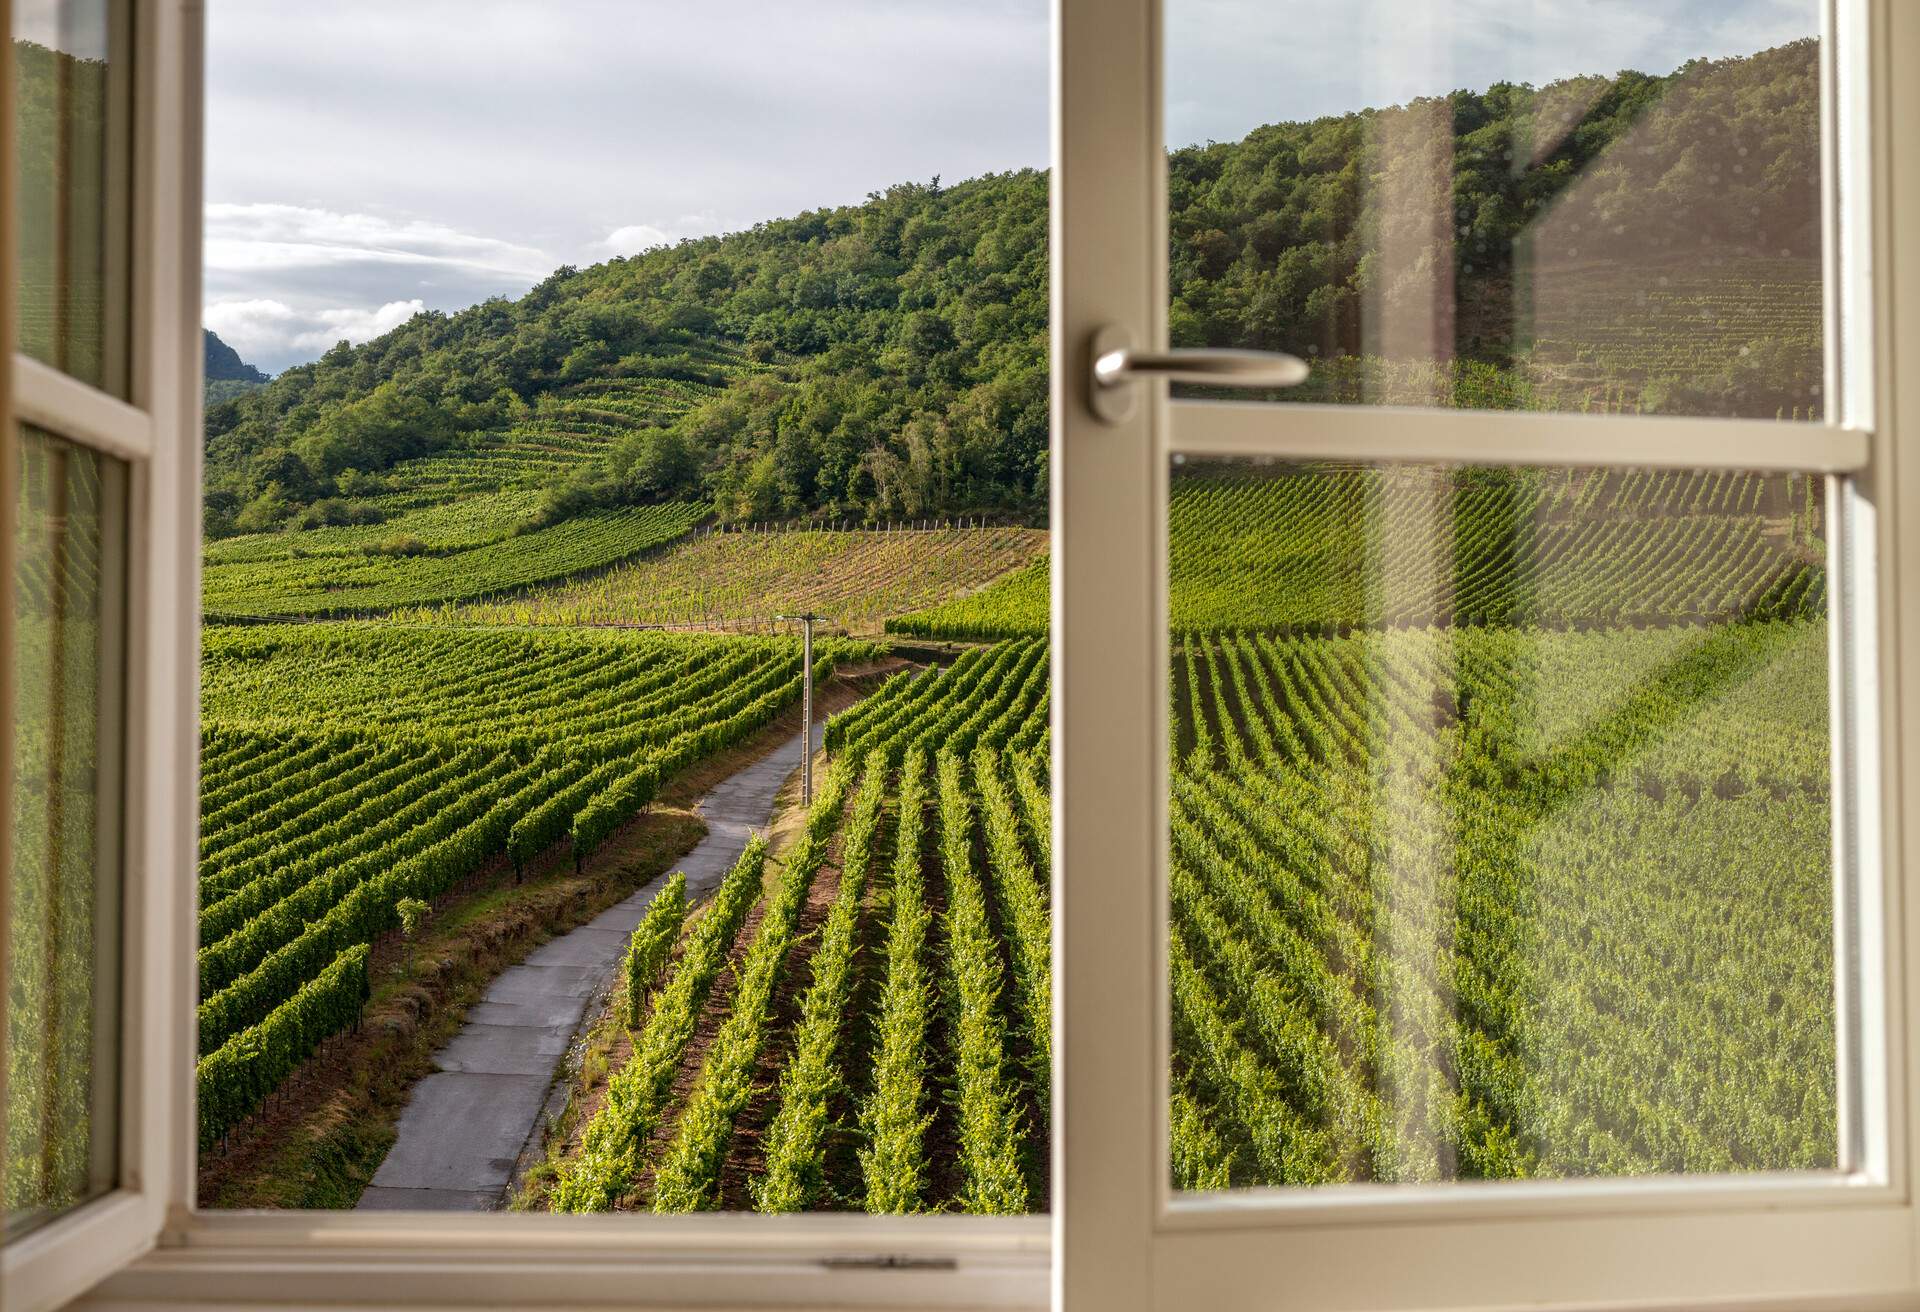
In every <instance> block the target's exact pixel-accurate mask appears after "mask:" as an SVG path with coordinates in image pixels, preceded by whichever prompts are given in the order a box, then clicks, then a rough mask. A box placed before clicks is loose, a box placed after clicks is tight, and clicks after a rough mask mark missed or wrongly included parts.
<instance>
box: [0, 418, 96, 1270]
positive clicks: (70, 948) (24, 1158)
mask: <svg viewBox="0 0 1920 1312" xmlns="http://www.w3.org/2000/svg"><path fill="white" fill-rule="evenodd" d="M13 458H15V459H18V460H19V462H20V472H21V491H20V498H19V503H18V506H17V514H18V525H17V529H16V541H15V547H16V551H17V561H16V570H15V576H14V615H13V617H12V618H13V622H12V624H11V625H10V626H9V632H10V635H11V636H10V641H11V642H12V643H13V659H14V669H15V683H14V706H13V724H14V741H13V748H12V749H13V754H14V755H13V759H14V781H13V815H12V817H11V820H12V848H11V853H10V856H11V861H12V892H11V906H10V913H11V914H10V918H9V925H8V933H9V940H8V943H7V1007H8V1010H7V1017H8V1029H7V1054H6V1055H7V1089H6V1137H7V1146H6V1158H5V1193H6V1208H7V1212H6V1230H5V1233H6V1235H7V1236H8V1237H12V1236H13V1235H15V1234H17V1233H19V1232H21V1231H23V1230H26V1229H28V1228H31V1227H32V1226H34V1225H36V1224H38V1223H39V1222H41V1221H44V1220H46V1219H48V1218H50V1217H52V1216H55V1215H58V1214H59V1213H60V1212H62V1211H65V1210H66V1209H68V1208H70V1207H73V1206H74V1205H75V1204H77V1203H81V1202H84V1201H86V1200H87V1199H88V1198H91V1197H94V1196H96V1195H98V1194H100V1193H102V1192H103V1191H105V1190H106V1189H107V1188H109V1187H110V1186H111V1185H112V1184H113V1181H114V1154H115V1119H116V1117H115V1109H116V1099H117V1092H116V1090H117V1087H118V1084H117V1081H118V1075H117V1071H118V1061H117V1058H116V1047H117V1041H118V1037H119V1035H118V1012H119V1009H118V988H119V986H118V970H117V965H116V962H117V957H118V953H117V948H118V936H119V909H120V882H119V881H120V792H119V789H118V787H117V785H116V784H115V782H114V781H116V780H117V779H119V778H120V755H119V746H118V741H119V731H120V709H119V707H120V703H119V689H120V688H121V687H122V686H123V679H124V669H123V659H124V657H123V648H122V646H121V642H122V636H121V630H122V626H123V620H124V606H125V602H124V595H123V577H124V559H125V547H124V542H123V540H122V538H121V536H120V529H119V525H120V524H122V523H123V522H124V516H125V498H126V475H125V470H124V467H122V466H121V465H120V464H119V463H118V462H116V461H113V460H111V459H108V458H106V457H103V456H99V455H96V454H94V453H92V452H89V451H85V450H82V449H80V448H78V447H74V446H70V445H68V444H67V443H65V442H62V441H60V440H58V439H57V438H53V437H49V436H47V435H45V434H43V433H39V432H37V431H35V430H32V429H28V430H25V431H24V432H23V433H22V434H21V437H20V440H19V442H18V443H17V445H16V447H15V455H14V456H13Z"/></svg>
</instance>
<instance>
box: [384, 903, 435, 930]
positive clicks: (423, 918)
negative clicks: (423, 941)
mask: <svg viewBox="0 0 1920 1312" xmlns="http://www.w3.org/2000/svg"><path fill="white" fill-rule="evenodd" d="M432 910H433V908H432V907H430V906H428V905H427V904H426V903H425V902H422V901H421V900H420V899H419V898H417V897H403V898H401V899H400V900H399V901H398V902H396V903H394V904H393V911H394V914H395V915H397V916H399V917H400V933H401V934H402V935H403V936H404V937H406V938H412V937H413V936H414V935H415V934H418V933H419V932H420V927H421V926H422V925H424V924H426V923H427V913H428V912H430V911H432Z"/></svg>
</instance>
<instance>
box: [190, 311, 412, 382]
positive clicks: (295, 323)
mask: <svg viewBox="0 0 1920 1312" xmlns="http://www.w3.org/2000/svg"><path fill="white" fill-rule="evenodd" d="M426 308H427V307H426V304H425V302H423V301H421V300H420V298H419V297H417V296H416V297H414V298H413V299H411V300H406V301H388V302H387V303H386V304H385V305H381V306H377V307H372V308H368V307H363V306H334V307H327V308H321V309H296V308H295V307H293V306H291V305H288V304H287V303H286V302H285V301H278V300H273V299H271V298H255V299H252V300H238V301H215V302H213V303H212V304H210V305H208V306H206V308H205V309H204V310H203V311H202V313H201V318H202V319H203V320H204V321H205V323H206V325H207V327H209V328H211V329H213V331H214V332H216V333H218V334H220V339H221V340H222V341H224V342H225V343H226V344H227V345H228V346H231V347H232V348H233V349H234V350H236V351H238V352H239V353H240V358H241V359H243V360H245V361H247V362H248V363H249V364H261V363H262V362H265V363H264V364H263V365H262V367H264V368H267V369H269V370H274V371H277V370H278V369H280V368H284V367H285V363H284V362H285V361H287V360H288V359H290V358H292V359H310V358H312V357H313V356H316V355H319V354H320V353H321V352H323V351H325V350H326V349H327V348H328V347H330V346H332V345H333V344H334V343H335V342H338V341H341V340H342V339H344V340H346V341H349V342H355V343H358V342H364V341H368V340H370V339H372V338H375V337H378V336H379V335H380V334H381V333H384V332H389V331H391V330H392V329H394V328H398V327H399V326H400V325H401V324H403V323H405V322H406V321H407V320H409V319H411V318H413V316H414V315H416V314H419V313H420V312H421V311H422V310H424V309H426Z"/></svg>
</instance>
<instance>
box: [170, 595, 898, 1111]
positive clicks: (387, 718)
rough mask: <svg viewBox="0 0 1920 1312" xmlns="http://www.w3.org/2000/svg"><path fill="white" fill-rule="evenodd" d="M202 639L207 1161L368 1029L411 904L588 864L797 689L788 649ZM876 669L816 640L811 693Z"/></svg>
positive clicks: (298, 635) (351, 632) (417, 639)
mask: <svg viewBox="0 0 1920 1312" xmlns="http://www.w3.org/2000/svg"><path fill="white" fill-rule="evenodd" d="M204 643H205V657H204V665H203V675H202V677H203V685H204V687H203V711H202V724H203V734H204V741H203V744H202V765H201V840H200V859H201V864H200V900H201V909H200V955H199V971H200V991H201V1003H200V1011H199V1032H200V1052H201V1060H200V1072H199V1084H200V1090H199V1107H200V1124H201V1136H202V1141H203V1143H204V1144H212V1143H215V1142H217V1141H218V1140H219V1138H220V1136H221V1135H222V1134H223V1133H224V1132H225V1131H226V1130H227V1129H228V1128H230V1127H231V1126H232V1125H233V1124H235V1123H236V1122H237V1121H238V1120H239V1119H240V1118H242V1117H243V1116H245V1115H246V1114H247V1113H248V1112H249V1111H251V1110H252V1109H253V1108H254V1107H255V1106H257V1105H258V1104H259V1103H260V1101H261V1100H262V1099H263V1098H264V1097H265V1096H266V1095H267V1094H268V1093H269V1092H271V1091H272V1090H273V1089H274V1088H275V1087H277V1086H278V1085H279V1083H280V1082H281V1081H282V1080H283V1079H284V1078H285V1077H286V1075H287V1074H288V1073H289V1072H290V1071H291V1070H292V1069H293V1068H294V1067H295V1066H297V1065H298V1064H299V1063H300V1062H301V1061H303V1060H304V1059H305V1058H306V1057H307V1056H308V1055H309V1054H310V1053H311V1052H312V1051H313V1049H314V1047H315V1045H316V1044H317V1043H318V1042H319V1041H321V1040H322V1039H324V1038H325V1037H327V1036H328V1035H331V1034H333V1033H334V1032H336V1031H338V1030H339V1029H341V1028H342V1027H343V1026H345V1025H347V1024H350V1023H351V1022H352V1021H353V1020H354V1019H355V1017H356V1016H357V1015H358V1012H359V1007H360V1003H361V1001H362V1000H363V999H364V997H365V995H366V990H367V973H366V965H367V956H366V946H367V945H368V944H369V943H371V942H372V941H373V940H374V939H376V938H377V937H378V936H380V935H382V934H384V933H386V932H387V931H389V930H392V929H394V928H395V927H396V926H397V925H398V924H399V911H398V909H397V904H398V903H399V902H401V901H402V900H403V899H406V898H420V899H432V898H434V897H436V896H438V895H440V894H443V893H446V892H447V891H448V890H449V889H451V888H452V887H454V886H455V885H456V884H457V883H458V882H459V881H460V880H461V879H463V878H465V877H466V876H468V875H469V874H472V873H473V872H475V871H476V870H478V869H479V868H480V867H481V866H482V865H483V864H484V863H486V862H488V861H492V860H496V859H500V858H505V859H507V860H510V861H511V862H512V863H513V864H514V865H515V867H516V868H517V867H518V866H519V865H521V864H522V863H523V862H526V861H528V860H530V859H532V858H533V857H535V856H537V855H539V854H541V853H543V852H545V851H547V850H548V849H550V848H553V847H554V846H555V845H556V844H562V843H564V844H565V845H566V846H567V848H568V849H569V850H571V852H572V853H573V855H574V858H575V860H576V861H578V860H579V859H581V858H582V857H584V856H585V855H586V854H587V853H589V852H591V851H592V850H593V848H594V847H595V846H596V845H597V844H599V843H600V842H602V841H603V840H605V839H606V838H607V837H608V836H609V835H610V834H611V833H612V832H613V831H614V830H616V829H617V828H618V827H619V826H620V825H622V824H623V823H625V822H626V821H627V820H629V819H631V818H632V817H633V816H634V815H635V814H636V813H638V812H639V811H640V809H641V808H642V807H644V806H645V805H646V804H647V802H648V801H650V800H651V799H652V797H653V796H654V794H655V793H656V792H657V790H658V789H659V787H660V785H661V784H662V783H663V782H664V781H665V780H667V779H668V778H669V777H671V776H672V775H673V774H674V773H675V772H677V771H678V770H680V769H682V768H683V767H685V766H686V765H688V764H691V763H692V762H694V761H696V760H699V759H701V758H703V757H705V756H707V755H710V754H711V753H713V752H714V751H717V750H719V749H720V748H722V747H725V746H727V745H729V744H731V743H733V742H737V741H739V740H740V739H742V738H744V737H746V736H747V735H748V734H750V733H752V732H753V731H754V730H756V729H758V728H760V727H761V726H762V725H763V724H765V723H766V722H767V721H768V720H770V719H771V718H772V717H773V716H774V715H775V714H776V713H778V712H779V711H780V710H781V709H782V708H784V707H785V706H786V705H787V704H788V703H790V702H791V701H792V700H793V699H794V698H795V697H796V696H797V695H798V675H799V671H800V651H799V645H798V643H797V642H794V641H792V640H790V639H785V638H767V639H749V638H694V637H667V636H664V635H658V634H617V633H558V632H551V633H549V632H542V633H538V634H514V633H505V632H492V631H487V630H457V631H456V630H431V629H429V630H419V629H408V628H401V627H398V626H373V625H350V624H335V625H325V626H318V625H307V626H293V627H285V628H281V627H260V628H249V629H209V630H207V632H206V635H205V638H204ZM870 650H871V648H866V647H862V646H859V645H856V644H849V643H845V642H840V641H828V642H826V643H824V644H821V645H819V646H817V647H816V650H815V673H816V677H817V676H818V675H819V674H821V673H823V672H824V671H826V670H828V669H831V668H832V667H833V665H834V664H835V663H836V662H837V661H843V660H846V659H849V658H857V657H859V656H861V655H864V654H866V653H868V652H870Z"/></svg>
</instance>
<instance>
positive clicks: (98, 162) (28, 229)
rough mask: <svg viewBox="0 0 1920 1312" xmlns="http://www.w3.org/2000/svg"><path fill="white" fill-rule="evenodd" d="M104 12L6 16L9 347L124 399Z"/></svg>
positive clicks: (116, 168)
mask: <svg viewBox="0 0 1920 1312" xmlns="http://www.w3.org/2000/svg"><path fill="white" fill-rule="evenodd" d="M120 30H121V25H120V22H119V6H117V5H115V4H113V3H112V2H111V0H41V2H40V3H34V4H21V5H15V6H14V7H13V66H14V79H15V83H14V149H15V158H16V168H17V170H18V172H17V177H16V182H17V185H16V187H15V189H14V196H15V216H16V220H17V222H18V225H19V234H20V235H19V242H20V248H19V255H20V266H19V289H20V290H19V298H20V299H19V307H18V309H19V325H20V327H19V344H20V349H21V350H22V351H24V352H26V353H27V354H28V355H31V356H33V357H34V358H35V359H37V360H42V361H45V362H46V363H47V364H50V365H52V366H54V367H55V368H57V369H61V370H64V371H65V372H67V373H69V374H72V375H73V376H74V377H75V378H78V379H79V380H81V381H82V382H86V383H91V384H93V385H94V386H96V387H101V388H105V389H106V390H108V391H110V392H113V393H114V394H116V395H124V394H125V391H126V363H125V335H126V324H127V316H126V306H125V304H124V298H125V287H124V273H125V271H124V268H123V263H124V255H125V252H124V248H123V245H122V242H123V235H122V231H121V228H120V226H119V216H120V212H121V211H122V209H123V207H124V205H125V203H126V196H125V190H126V177H127V175H126V166H125V160H124V158H123V151H122V148H121V144H120V142H119V135H120V125H121V124H123V123H124V122H125V110H124V109H123V108H122V105H123V88H124V86H125V84H126V76H125V73H126V69H125V62H126V61H125V54H124V51H123V49H122V47H121V46H120V44H119V33H120Z"/></svg>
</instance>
